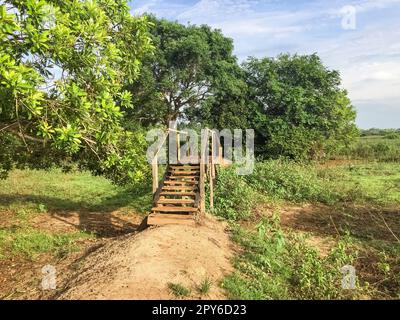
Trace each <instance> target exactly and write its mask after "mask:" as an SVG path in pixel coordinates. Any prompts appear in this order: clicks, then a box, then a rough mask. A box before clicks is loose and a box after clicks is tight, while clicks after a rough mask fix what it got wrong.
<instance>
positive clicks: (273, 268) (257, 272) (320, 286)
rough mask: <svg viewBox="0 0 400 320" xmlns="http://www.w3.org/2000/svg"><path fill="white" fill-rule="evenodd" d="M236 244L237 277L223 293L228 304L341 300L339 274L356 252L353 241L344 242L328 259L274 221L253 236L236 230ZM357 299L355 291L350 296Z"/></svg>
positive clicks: (344, 295) (343, 294) (229, 280)
mask: <svg viewBox="0 0 400 320" xmlns="http://www.w3.org/2000/svg"><path fill="white" fill-rule="evenodd" d="M234 240H235V241H236V242H238V243H239V244H240V245H241V246H242V247H243V249H244V253H243V254H242V255H241V256H240V257H239V258H237V260H236V263H235V266H236V269H237V271H236V272H235V273H233V274H231V275H229V276H228V277H226V278H225V280H224V282H223V287H224V288H225V289H226V290H227V291H228V294H229V296H230V298H232V299H257V300H265V299H339V298H348V297H349V293H348V292H346V291H345V290H343V289H341V279H342V274H341V271H340V270H341V268H342V267H343V266H345V265H347V264H350V265H351V264H352V263H353V262H354V259H355V258H356V252H355V251H354V250H351V246H352V244H351V239H350V238H348V237H345V238H343V239H342V240H341V241H340V242H339V243H338V245H337V247H335V248H334V249H332V251H331V252H330V253H329V255H328V256H326V257H321V256H320V255H319V254H318V253H317V251H316V250H315V249H314V248H312V247H310V246H309V245H307V244H306V242H305V238H304V237H299V236H296V235H294V234H291V233H289V234H287V233H284V232H283V230H282V229H281V228H280V224H279V219H278V218H277V217H276V216H275V217H273V218H270V219H264V220H263V221H262V222H260V223H259V224H258V225H257V226H256V230H255V231H245V230H244V229H242V228H240V227H236V228H235V230H234ZM357 293H359V290H356V291H355V292H353V293H352V295H355V294H357Z"/></svg>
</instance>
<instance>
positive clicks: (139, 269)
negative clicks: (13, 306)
mask: <svg viewBox="0 0 400 320" xmlns="http://www.w3.org/2000/svg"><path fill="white" fill-rule="evenodd" d="M232 255H233V247H232V245H231V243H230V241H229V235H228V234H227V233H226V231H225V225H223V224H222V223H221V222H217V221H215V220H214V219H212V218H207V219H206V220H205V221H204V222H203V223H202V224H201V225H199V226H196V227H191V226H181V225H168V226H162V227H156V228H150V229H147V230H145V231H143V232H140V233H137V234H134V235H129V236H124V237H121V238H120V239H117V240H112V241H110V242H108V243H107V244H106V245H105V246H104V247H102V248H101V249H98V250H97V251H95V252H94V253H92V254H90V255H88V256H87V257H86V258H85V259H84V260H83V262H82V264H81V265H80V267H79V268H78V270H77V271H76V273H75V275H73V277H72V278H71V279H72V280H70V281H69V283H68V284H67V287H66V288H64V290H63V292H62V293H61V294H59V295H58V296H57V297H56V298H57V299H173V298H175V297H174V296H173V294H172V293H171V291H170V289H169V288H168V283H176V284H178V283H179V284H181V285H183V286H185V287H186V288H189V289H190V290H191V295H190V297H189V298H200V294H199V293H198V292H197V290H196V288H197V287H198V285H200V283H201V282H202V281H203V280H204V279H206V278H209V279H211V280H212V283H213V284H212V286H211V289H210V292H209V294H208V295H207V298H211V299H223V298H224V294H223V291H222V289H220V288H219V281H220V280H221V279H222V278H223V276H224V275H225V274H227V273H229V272H230V271H232V266H231V264H230V259H231V257H232Z"/></svg>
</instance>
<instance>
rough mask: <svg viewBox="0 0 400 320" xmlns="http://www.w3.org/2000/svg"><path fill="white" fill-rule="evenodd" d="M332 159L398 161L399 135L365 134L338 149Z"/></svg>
mask: <svg viewBox="0 0 400 320" xmlns="http://www.w3.org/2000/svg"><path fill="white" fill-rule="evenodd" d="M333 158H334V159H343V158H345V159H356V160H373V161H389V162H391V161H400V135H399V134H397V133H396V134H394V133H393V134H388V135H386V136H365V137H361V138H359V139H358V140H357V141H356V142H354V143H353V144H352V145H350V146H349V147H346V148H343V149H341V150H339V151H338V152H337V153H336V154H335V155H334V156H333Z"/></svg>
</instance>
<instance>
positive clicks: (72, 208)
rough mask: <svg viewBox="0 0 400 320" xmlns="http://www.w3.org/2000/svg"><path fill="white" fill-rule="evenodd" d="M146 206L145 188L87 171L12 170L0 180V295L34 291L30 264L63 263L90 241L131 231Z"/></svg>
mask: <svg viewBox="0 0 400 320" xmlns="http://www.w3.org/2000/svg"><path fill="white" fill-rule="evenodd" d="M150 206H151V190H149V189H148V188H146V187H144V188H143V189H138V188H136V189H133V188H123V187H118V186H115V185H113V184H112V183H110V182H109V181H108V180H106V179H104V178H101V177H94V176H92V175H90V174H89V173H86V172H83V173H82V172H70V173H63V172H61V171H60V170H58V169H54V170H50V171H43V170H40V171H34V170H24V171H21V170H14V171H12V172H11V174H10V176H9V177H8V178H7V180H2V181H0V216H1V219H0V283H2V285H1V286H0V298H17V297H29V294H36V292H35V290H34V289H32V288H38V281H39V280H38V279H36V278H37V277H38V275H39V276H40V272H33V271H34V270H35V268H36V269H38V270H39V271H40V268H41V267H42V266H43V265H45V264H47V263H51V264H54V265H59V264H60V263H64V264H66V265H67V264H68V263H69V262H73V261H74V259H76V258H78V257H79V256H81V255H82V254H83V253H84V251H85V250H86V249H88V247H90V246H91V245H93V243H97V242H98V241H99V240H100V241H101V239H103V238H108V237H113V236H118V235H122V234H125V233H129V232H132V231H135V230H136V229H137V228H138V226H139V224H140V223H141V221H142V219H143V218H144V215H145V213H146V212H148V210H149V208H150Z"/></svg>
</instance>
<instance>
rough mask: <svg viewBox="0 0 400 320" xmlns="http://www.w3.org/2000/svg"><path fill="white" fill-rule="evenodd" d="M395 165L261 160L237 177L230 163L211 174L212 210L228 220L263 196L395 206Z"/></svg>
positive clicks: (246, 211) (397, 198) (243, 213)
mask: <svg viewBox="0 0 400 320" xmlns="http://www.w3.org/2000/svg"><path fill="white" fill-rule="evenodd" d="M399 167H400V166H399V164H397V163H386V164H384V165H383V164H360V165H350V166H349V165H344V166H338V167H323V166H318V165H317V164H302V163H299V162H293V161H288V160H267V161H259V162H257V163H256V164H255V168H254V172H253V173H252V174H250V175H247V176H238V175H237V174H236V172H235V168H234V167H231V168H224V169H221V170H219V171H218V175H217V182H216V185H215V190H214V213H215V214H216V215H218V216H221V217H224V218H226V219H229V220H233V221H237V220H241V219H246V218H248V217H250V216H251V212H252V210H253V209H254V208H255V207H256V206H257V204H258V203H259V202H262V201H263V200H264V201H266V200H269V201H290V202H293V203H306V202H312V203H325V204H329V205H332V204H338V203H357V204H366V203H369V204H376V205H379V206H387V205H397V204H398V203H400V193H399V192H398V190H399V181H400V179H399V174H398V172H399Z"/></svg>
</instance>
